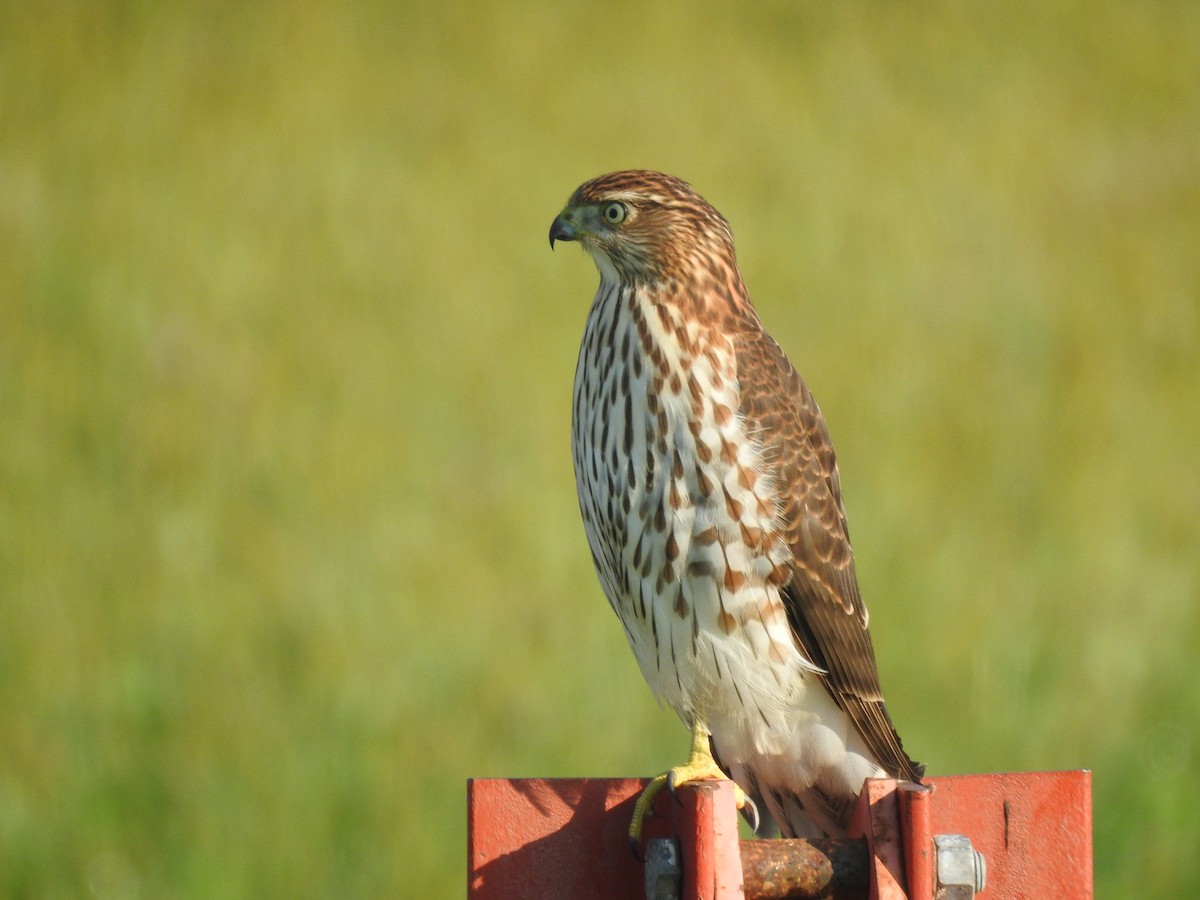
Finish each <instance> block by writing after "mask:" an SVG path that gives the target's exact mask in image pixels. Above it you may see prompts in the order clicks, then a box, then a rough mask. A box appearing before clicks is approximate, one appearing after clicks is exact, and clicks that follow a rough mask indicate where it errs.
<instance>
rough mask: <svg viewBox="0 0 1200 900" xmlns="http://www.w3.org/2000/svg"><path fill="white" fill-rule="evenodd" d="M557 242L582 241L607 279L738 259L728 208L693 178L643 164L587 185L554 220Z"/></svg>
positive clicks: (643, 278)
mask: <svg viewBox="0 0 1200 900" xmlns="http://www.w3.org/2000/svg"><path fill="white" fill-rule="evenodd" d="M555 241H578V242H579V243H580V244H581V245H582V246H583V248H584V249H585V250H587V251H588V252H589V253H590V254H591V255H592V258H593V259H594V260H595V261H596V266H597V268H599V269H600V275H601V277H602V278H603V279H604V280H606V281H608V280H613V281H624V282H647V281H654V280H658V279H662V278H669V277H671V276H672V274H673V273H675V272H677V271H685V270H686V271H695V268H694V267H695V265H697V264H698V265H700V266H702V267H704V268H710V267H711V266H712V263H713V262H714V261H721V262H726V263H727V264H728V265H730V266H732V265H733V236H732V235H731V233H730V231H729V224H728V223H727V222H726V221H725V219H724V218H723V217H722V216H721V214H720V213H719V212H717V211H716V210H715V209H713V207H712V206H710V205H709V204H708V202H707V201H705V199H704V198H703V197H701V196H700V195H699V194H697V193H696V192H695V191H694V190H693V189H692V187H691V185H689V184H687V183H686V182H684V181H681V180H680V179H678V178H675V177H673V176H671V175H664V174H662V173H661V172H651V171H647V170H644V169H636V170H630V171H625V172H613V173H611V174H609V175H602V176H600V177H599V178H594V179H592V180H591V181H588V182H585V183H584V184H582V185H580V186H579V188H578V189H577V190H576V191H575V193H574V194H572V195H571V199H570V200H568V201H567V205H566V206H565V207H563V211H562V212H561V213H559V214H558V216H557V217H556V218H555V219H554V223H553V224H552V225H551V226H550V247H551V248H553V247H554V242H555Z"/></svg>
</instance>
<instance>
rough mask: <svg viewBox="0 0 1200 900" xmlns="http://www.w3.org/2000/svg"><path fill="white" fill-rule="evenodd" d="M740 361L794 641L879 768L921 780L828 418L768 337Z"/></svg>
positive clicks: (748, 335) (744, 338) (757, 337)
mask: <svg viewBox="0 0 1200 900" xmlns="http://www.w3.org/2000/svg"><path fill="white" fill-rule="evenodd" d="M736 353H737V367H738V381H739V385H740V393H741V413H742V416H743V417H744V419H745V420H747V421H748V423H749V425H750V427H751V429H753V430H754V431H755V432H756V433H757V435H758V438H759V440H760V441H761V442H762V443H763V446H764V458H765V461H766V463H767V464H768V465H769V466H771V467H772V468H773V469H774V474H775V477H776V484H777V487H778V491H779V494H780V508H781V509H780V511H781V522H780V528H781V529H782V531H783V534H784V536H785V539H786V541H787V543H788V545H789V546H790V547H791V551H792V556H793V558H794V564H793V569H792V576H791V580H790V581H788V582H787V583H786V584H785V585H784V586H783V602H784V606H785V607H786V609H787V614H788V619H789V621H790V622H791V625H792V630H793V632H794V634H795V636H796V640H797V641H798V643H799V644H800V647H801V649H802V651H803V652H804V654H805V656H806V657H807V658H808V659H809V660H810V661H811V662H812V663H814V664H815V665H817V666H820V667H821V669H822V670H823V672H824V674H823V675H822V676H821V678H822V681H823V682H824V684H825V686H826V688H827V689H828V690H829V693H830V694H831V695H832V697H833V699H834V701H835V702H836V703H837V704H838V706H839V707H841V708H842V709H843V710H844V711H845V712H846V713H847V715H848V716H849V717H850V720H851V721H852V722H853V723H854V725H855V727H856V728H857V729H858V731H859V732H860V733H861V734H862V736H863V739H864V740H865V741H866V743H867V746H868V747H870V749H871V750H872V751H873V752H874V753H875V755H876V759H877V760H878V762H879V764H880V765H881V766H883V768H884V769H886V770H887V771H888V772H889V773H890V774H892V775H893V776H895V777H899V778H905V779H909V780H918V779H919V778H920V776H921V774H922V772H923V771H924V767H923V766H921V765H919V764H918V763H915V762H913V761H912V760H911V759H909V757H908V755H907V754H906V753H905V752H904V749H903V747H902V746H901V743H900V737H899V735H898V734H897V733H896V728H895V726H894V725H893V724H892V720H891V717H890V716H889V715H888V712H887V707H885V706H884V703H883V693H882V691H881V690H880V686H879V672H878V669H877V668H876V664H875V651H874V648H873V647H872V645H871V635H870V632H869V631H868V630H867V622H868V615H867V609H866V606H865V605H864V604H863V600H862V597H861V596H860V595H859V592H858V581H857V578H856V577H855V574H854V555H853V553H852V551H851V549H850V534H849V530H848V529H847V527H846V513H845V510H844V508H843V506H842V491H841V485H840V484H839V481H838V470H837V462H836V459H835V457H834V453H833V445H832V443H831V442H830V440H829V433H828V431H827V430H826V427H825V421H824V419H823V417H822V416H821V411H820V410H819V409H818V408H817V404H816V401H815V400H814V399H813V396H812V394H811V393H810V392H809V390H808V387H807V386H806V385H805V384H804V381H803V380H802V379H801V378H800V375H799V374H798V373H797V372H796V370H795V368H794V367H793V366H792V364H791V363H790V362H789V361H788V359H787V356H785V355H784V353H783V351H782V350H781V349H780V347H779V345H778V344H776V343H775V341H774V340H772V339H771V337H770V336H769V335H767V334H766V333H765V332H762V331H756V332H744V333H742V334H739V335H738V337H737V339H736Z"/></svg>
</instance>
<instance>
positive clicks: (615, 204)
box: [600, 200, 627, 225]
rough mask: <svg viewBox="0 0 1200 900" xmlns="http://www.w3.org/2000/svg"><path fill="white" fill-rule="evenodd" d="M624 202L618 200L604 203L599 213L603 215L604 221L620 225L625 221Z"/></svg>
mask: <svg viewBox="0 0 1200 900" xmlns="http://www.w3.org/2000/svg"><path fill="white" fill-rule="evenodd" d="M626 212H627V210H626V209H625V204H624V203H621V202H620V201H618V200H614V201H612V202H611V203H605V204H604V208H603V209H602V210H600V215H602V216H604V221H605V222H607V223H608V224H609V225H620V224H621V223H622V222H624V221H625V214H626Z"/></svg>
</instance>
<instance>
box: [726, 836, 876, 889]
mask: <svg viewBox="0 0 1200 900" xmlns="http://www.w3.org/2000/svg"><path fill="white" fill-rule="evenodd" d="M740 849H741V856H742V884H743V886H744V888H745V892H746V900H865V898H867V897H869V896H870V890H871V867H870V860H869V859H868V857H867V842H866V839H865V838H848V839H844V840H835V839H815V840H774V841H771V840H755V841H742V842H741V848H740Z"/></svg>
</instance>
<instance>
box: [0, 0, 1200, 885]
mask: <svg viewBox="0 0 1200 900" xmlns="http://www.w3.org/2000/svg"><path fill="white" fill-rule="evenodd" d="M630 165H641V166H651V167H656V168H662V169H666V170H668V171H671V172H673V173H676V174H678V175H681V176H683V177H685V178H687V179H689V180H690V181H692V182H693V183H694V184H695V185H696V186H697V187H698V188H699V189H700V190H701V192H702V193H704V194H705V195H706V196H708V198H709V199H710V200H712V201H713V202H714V203H715V204H716V205H717V206H718V207H719V208H720V209H721V210H722V211H723V212H724V213H725V214H726V216H727V217H728V218H729V219H730V220H731V221H732V223H733V226H734V230H735V233H736V235H737V237H738V240H739V247H740V252H741V263H742V268H743V271H744V273H745V275H746V278H747V281H748V283H749V285H750V288H751V292H752V294H753V296H755V298H756V299H757V303H758V306H759V308H760V311H761V313H762V315H763V317H764V319H765V320H766V322H767V323H768V325H769V327H770V328H771V329H772V331H773V332H774V333H775V335H776V336H777V337H778V338H779V339H780V341H781V343H783V345H784V346H785V347H786V348H788V350H789V352H790V353H791V355H792V357H793V359H794V360H795V361H796V363H797V365H798V367H799V368H800V369H801V371H802V372H803V373H804V374H805V376H806V378H807V380H808V381H809V383H810V385H812V387H813V389H814V391H815V392H816V394H817V396H818V398H819V399H820V400H821V401H822V406H823V408H824V410H825V413H826V416H827V418H828V419H829V422H830V427H831V429H832V431H833V436H834V440H835V442H836V444H837V446H838V448H839V451H840V457H841V462H842V473H843V483H844V486H845V490H846V495H847V505H848V511H849V516H850V521H851V527H852V529H853V532H854V537H855V545H856V549H857V554H858V559H859V569H860V575H861V578H862V581H863V589H864V594H865V596H866V597H867V600H868V602H869V603H870V604H871V607H872V614H873V619H872V621H873V624H874V630H875V640H876V644H877V647H878V649H879V653H880V664H881V668H882V671H883V677H884V684H885V687H886V688H887V690H888V693H889V695H890V697H891V698H892V699H891V707H892V712H893V715H894V718H895V719H896V721H897V722H898V723H899V725H900V727H901V730H902V732H903V733H904V736H905V742H906V745H907V746H908V747H909V748H910V749H911V751H912V753H913V754H914V755H915V756H917V757H918V758H920V759H922V760H924V761H926V762H927V763H928V764H929V766H930V771H931V772H935V773H952V772H974V771H990V770H1019V769H1049V768H1074V767H1088V768H1092V769H1094V770H1095V786H1096V798H1095V799H1096V876H1097V885H1098V893H1099V894H1100V896H1104V897H1113V898H1117V897H1128V896H1154V897H1164V898H1174V897H1178V898H1183V897H1189V898H1190V897H1194V896H1196V894H1197V891H1198V890H1200V856H1198V855H1197V853H1196V850H1195V848H1196V846H1197V845H1198V844H1200V816H1198V815H1197V814H1196V796H1197V791H1196V789H1195V784H1194V779H1195V773H1196V769H1197V766H1198V764H1200V746H1198V738H1200V723H1198V719H1200V715H1198V710H1200V677H1197V672H1196V658H1197V653H1198V651H1200V612H1198V601H1200V562H1198V557H1200V525H1198V516H1200V450H1198V448H1200V4H1196V3H1194V2H1188V0H1181V2H1177V3H1169V2H1147V3H1142V4H1127V3H1117V2H1109V0H1095V2H1091V3H1082V2H1064V3H1060V4H1044V3H1036V2H1026V0H1021V2H1014V3H1005V4H985V3H934V2H918V3H909V4H899V3H865V2H846V3H838V4H817V3H794V2H766V3H762V4H758V5H754V6H751V7H747V8H742V9H739V10H735V5H734V4H726V3H700V4H682V3H681V4H653V3H652V4H641V3H633V2H629V3H623V2H615V0H610V2H608V3H604V4H594V5H585V4H581V3H575V2H569V0H568V2H561V3H554V4H544V3H533V2H522V3H517V2H514V3H506V4H494V5H491V6H488V5H486V4H470V5H468V4H465V3H443V4H441V5H439V6H437V7H436V9H435V5H434V4H421V5H417V4H407V3H403V2H401V3H386V4H385V3H374V4H371V3H364V4H359V5H354V6H340V5H333V4H328V3H323V2H319V0H318V2H314V3H306V4H303V5H296V6H294V7H293V6H290V5H286V4H271V3H266V4H257V5H255V4H243V3H235V2H224V3H221V2H217V3H203V4H201V3H194V4H188V3H178V4H171V3H163V4H156V3H144V2H136V0H134V2H128V3H120V4H103V3H83V2H80V3H69V2H51V3H46V4H36V5H30V4H24V5H21V4H11V3H5V4H3V5H2V6H0V896H4V897H36V898H59V897H62V898H67V897H82V896H94V897H100V898H123V897H222V898H226V897H292V896H294V897H409V896H411V897H444V896H451V897H452V896H460V895H461V894H462V893H463V890H464V883H465V879H464V871H463V870H464V859H465V844H464V840H465V839H464V812H465V810H464V781H465V779H466V778H467V777H468V776H493V775H533V774H540V775H567V774H576V775H578V774H592V775H606V774H609V775H617V774H620V775H625V774H648V773H652V772H655V771H658V770H660V769H662V768H664V767H665V766H667V765H668V764H671V763H674V762H677V761H679V760H680V759H681V758H682V755H683V753H684V752H685V749H686V735H685V732H684V730H683V729H682V727H681V726H680V725H679V724H678V723H677V722H676V721H674V719H673V717H672V716H670V714H668V713H665V712H662V711H660V710H658V709H657V708H656V707H655V705H654V702H653V700H652V699H651V697H650V694H649V691H648V690H647V689H646V688H645V687H644V685H643V683H642V681H641V678H640V676H639V675H638V673H637V671H636V667H635V664H634V662H633V657H632V655H631V654H630V653H629V652H628V650H627V648H626V646H625V644H624V640H623V637H622V634H621V630H620V628H619V627H618V625H617V623H616V621H615V619H614V618H613V617H612V614H611V612H610V611H609V609H608V607H607V604H606V603H605V602H604V601H603V599H602V596H601V593H600V589H599V586H598V584H597V583H596V581H595V578H594V576H593V575H592V572H591V568H590V560H589V558H588V555H587V551H586V547H585V542H584V538H583V534H582V529H581V528H580V526H579V524H578V513H577V509H576V505H575V497H574V486H573V481H572V476H571V471H570V460H569V449H568V418H569V406H570V386H571V379H572V373H573V369H574V363H575V353H576V349H577V346H578V339H579V335H580V332H581V329H582V323H583V318H584V314H585V310H586V304H587V301H588V300H589V299H590V297H591V294H592V291H593V289H594V286H595V281H596V276H595V273H594V270H593V268H592V265H591V263H590V262H589V261H588V260H587V259H586V258H584V257H583V256H582V255H580V254H578V253H576V252H574V251H573V249H572V248H570V247H567V248H565V252H564V251H563V250H560V252H559V253H556V254H553V255H552V254H551V253H550V251H549V248H548V247H547V246H546V231H547V228H548V226H549V223H550V220H551V219H552V217H553V216H554V215H555V213H556V212H557V211H558V210H559V208H560V207H561V204H562V203H563V201H564V200H565V199H566V197H567V196H568V195H569V193H570V192H571V191H572V190H573V189H574V187H575V186H576V185H577V184H578V183H579V182H581V181H583V180H584V179H585V178H588V177H590V176H592V175H596V174H599V173H600V172H603V171H608V170H611V169H615V168H621V167H625V166H630Z"/></svg>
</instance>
